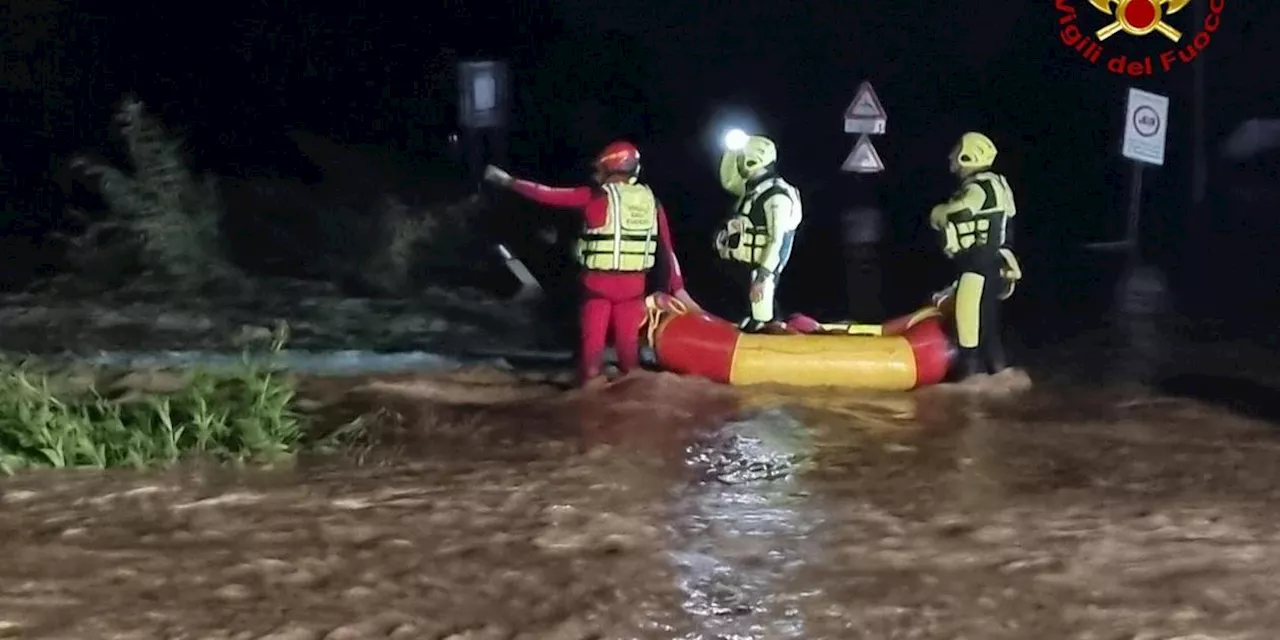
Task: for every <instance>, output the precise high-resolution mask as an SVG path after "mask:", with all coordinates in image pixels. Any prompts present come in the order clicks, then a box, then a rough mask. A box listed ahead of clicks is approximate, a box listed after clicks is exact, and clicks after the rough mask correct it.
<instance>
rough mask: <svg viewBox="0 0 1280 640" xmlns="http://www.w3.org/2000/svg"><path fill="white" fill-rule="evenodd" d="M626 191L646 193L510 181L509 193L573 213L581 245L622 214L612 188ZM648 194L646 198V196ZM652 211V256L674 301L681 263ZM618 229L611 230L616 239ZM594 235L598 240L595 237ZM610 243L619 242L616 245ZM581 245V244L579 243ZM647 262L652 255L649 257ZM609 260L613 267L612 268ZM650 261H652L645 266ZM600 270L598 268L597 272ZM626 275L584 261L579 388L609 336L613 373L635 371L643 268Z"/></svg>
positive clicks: (599, 361) (596, 370)
mask: <svg viewBox="0 0 1280 640" xmlns="http://www.w3.org/2000/svg"><path fill="white" fill-rule="evenodd" d="M619 185H626V186H627V187H629V188H631V189H641V188H642V189H646V190H647V188H646V187H638V186H632V185H629V184H628V183H624V182H606V183H605V184H604V185H601V186H591V187H571V188H556V187H548V186H545V185H541V184H538V183H536V182H530V181H528V180H514V181H513V182H512V183H511V189H512V190H513V191H515V192H516V193H518V194H520V195H522V196H524V197H526V198H528V199H530V200H533V201H534V202H537V203H539V204H544V205H547V206H553V207H566V208H574V209H578V210H580V211H581V212H582V219H583V228H584V229H586V230H587V232H584V242H590V241H589V240H587V234H589V233H590V231H592V230H600V229H605V228H608V227H609V225H610V224H611V222H614V223H615V224H616V221H617V220H619V217H620V216H624V212H623V211H621V210H620V209H621V208H622V206H621V205H620V204H619V198H618V197H617V196H616V194H615V191H616V187H617V186H619ZM651 193H652V192H650V195H651ZM652 203H653V204H652V206H653V207H654V208H655V209H656V211H654V212H651V214H652V215H654V216H656V221H657V224H656V227H657V234H656V235H657V237H656V238H655V239H654V240H655V241H656V243H657V245H656V252H655V253H657V254H661V258H660V259H662V260H666V264H667V265H668V270H667V271H668V273H669V274H670V277H669V280H668V282H667V289H668V291H669V292H670V293H672V294H673V295H674V294H676V293H677V292H680V291H682V290H683V289H684V277H683V275H682V274H681V273H680V263H679V261H678V260H677V259H676V254H675V249H674V248H673V245H672V242H671V230H670V228H669V227H668V225H667V214H666V211H665V210H664V209H663V207H662V204H661V203H659V202H658V201H657V200H656V199H653V200H652ZM617 229H619V227H616V226H615V233H620V231H618V230H617ZM597 235H598V234H597ZM614 242H615V243H616V242H618V240H617V239H615V240H614ZM580 244H581V243H580ZM588 250H589V247H588ZM650 257H651V258H652V253H651V254H650ZM616 258H617V256H616V255H615V256H614V259H615V260H614V266H617V264H616V263H617V260H616ZM650 261H652V259H651V260H650ZM600 264H603V263H602V262H597V263H596V266H598V265H600ZM629 267H630V268H627V269H625V270H615V269H602V268H593V263H592V261H591V260H589V259H584V264H583V272H582V277H581V282H582V293H583V298H582V306H581V309H580V322H581V324H580V327H581V329H580V330H581V332H582V333H581V354H580V356H579V358H580V359H579V361H578V376H579V380H580V382H584V383H585V382H587V381H589V380H592V379H594V378H596V377H598V376H599V375H600V370H601V366H602V365H603V360H604V349H605V345H606V342H607V336H608V334H609V332H610V330H612V333H613V347H614V350H615V351H616V352H617V354H618V367H619V368H620V369H622V371H623V373H627V372H631V371H635V370H637V369H639V368H640V327H641V325H643V324H644V319H645V303H644V300H645V294H646V291H645V275H646V273H647V272H648V269H647V268H642V267H638V266H637V265H635V264H631V265H629Z"/></svg>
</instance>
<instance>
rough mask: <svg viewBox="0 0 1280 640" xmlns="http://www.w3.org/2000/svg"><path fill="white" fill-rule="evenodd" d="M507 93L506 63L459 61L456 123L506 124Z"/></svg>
mask: <svg viewBox="0 0 1280 640" xmlns="http://www.w3.org/2000/svg"><path fill="white" fill-rule="evenodd" d="M509 96H510V92H509V86H508V75H507V63H505V62H502V61H499V60H468V61H464V62H460V63H458V124H459V126H461V127H462V128H464V129H488V128H493V127H504V126H506V124H507V103H508V101H509V99H510V98H509Z"/></svg>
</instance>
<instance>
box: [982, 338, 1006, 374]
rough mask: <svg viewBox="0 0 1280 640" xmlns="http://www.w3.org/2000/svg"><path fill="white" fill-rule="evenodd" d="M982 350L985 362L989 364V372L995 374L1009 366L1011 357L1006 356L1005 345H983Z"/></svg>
mask: <svg viewBox="0 0 1280 640" xmlns="http://www.w3.org/2000/svg"><path fill="white" fill-rule="evenodd" d="M982 352H983V360H984V364H986V365H987V367H986V369H987V373H990V374H991V375H995V374H997V373H1000V372H1001V371H1004V370H1005V369H1008V368H1009V359H1008V358H1007V357H1005V354H1004V345H1002V344H993V345H989V346H988V345H983V348H982Z"/></svg>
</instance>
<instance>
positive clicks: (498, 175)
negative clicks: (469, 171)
mask: <svg viewBox="0 0 1280 640" xmlns="http://www.w3.org/2000/svg"><path fill="white" fill-rule="evenodd" d="M484 181H485V182H488V183H489V184H492V185H497V186H499V187H503V188H506V187H509V186H511V183H512V182H515V178H512V177H511V174H509V173H507V172H506V171H503V170H502V169H499V168H498V167H495V166H493V165H488V166H486V167H485V168H484Z"/></svg>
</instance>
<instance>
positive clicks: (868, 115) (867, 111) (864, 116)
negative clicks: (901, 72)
mask: <svg viewBox="0 0 1280 640" xmlns="http://www.w3.org/2000/svg"><path fill="white" fill-rule="evenodd" d="M844 117H845V119H846V120H880V119H883V118H888V117H889V115H888V114H887V113H885V111H884V105H882V104H880V96H877V95H876V90H875V89H873V88H871V83H870V82H863V83H862V84H860V85H858V93H857V94H855V95H854V96H853V102H850V103H849V107H848V108H847V109H845V110H844Z"/></svg>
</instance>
